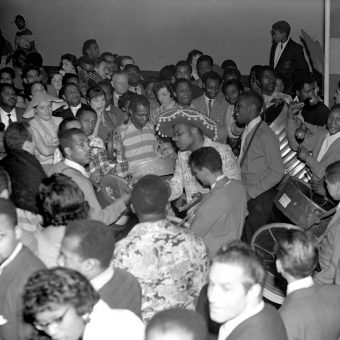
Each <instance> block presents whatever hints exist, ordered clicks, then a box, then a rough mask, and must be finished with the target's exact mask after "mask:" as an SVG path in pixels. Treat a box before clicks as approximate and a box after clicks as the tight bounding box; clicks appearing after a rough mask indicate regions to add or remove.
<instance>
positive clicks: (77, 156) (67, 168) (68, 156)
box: [51, 129, 130, 225]
mask: <svg viewBox="0 0 340 340" xmlns="http://www.w3.org/2000/svg"><path fill="white" fill-rule="evenodd" d="M59 142H60V145H59V148H60V151H61V153H62V154H63V156H64V160H63V161H61V162H59V163H58V164H56V165H55V166H54V167H53V168H52V170H51V173H63V174H65V175H67V176H69V177H71V178H72V179H73V180H74V181H75V182H76V183H77V184H78V185H79V187H80V189H81V190H82V191H83V193H84V197H85V200H86V201H87V202H88V203H89V205H90V211H89V216H90V217H91V218H93V219H95V220H99V221H102V222H103V223H105V224H108V225H109V224H111V223H114V222H115V221H117V220H118V219H119V217H120V215H121V214H122V213H123V211H124V210H125V209H126V204H125V202H126V203H127V202H128V201H129V198H130V196H129V195H127V194H125V195H123V196H122V198H121V199H116V200H115V201H114V202H113V203H112V204H111V205H109V206H107V207H106V208H104V209H102V207H101V206H100V204H99V202H98V200H97V197H96V194H95V191H94V188H93V186H92V183H91V181H90V179H89V178H88V174H87V172H86V170H85V166H86V165H87V164H88V163H89V162H90V146H89V143H88V139H87V136H86V135H85V133H84V132H83V131H82V130H80V129H69V130H66V131H64V132H63V133H62V134H61V135H60V136H59Z"/></svg>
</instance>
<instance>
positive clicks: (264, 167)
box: [239, 121, 285, 198]
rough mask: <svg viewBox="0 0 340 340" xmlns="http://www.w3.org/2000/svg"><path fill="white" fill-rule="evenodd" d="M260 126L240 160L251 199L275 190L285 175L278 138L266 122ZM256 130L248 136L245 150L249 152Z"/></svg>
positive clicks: (243, 178) (243, 181)
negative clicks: (272, 189)
mask: <svg viewBox="0 0 340 340" xmlns="http://www.w3.org/2000/svg"><path fill="white" fill-rule="evenodd" d="M259 124H261V125H260V126H259V128H258V130H257V131H256V134H255V136H254V138H253V140H252V142H251V144H250V146H249V150H248V152H247V153H245V152H244V153H243V156H242V159H241V160H239V163H240V164H241V176H242V183H243V184H244V185H245V187H246V190H247V192H248V195H249V196H250V197H251V198H256V197H257V196H259V195H261V194H262V193H264V192H265V191H267V190H269V189H271V188H273V187H274V186H275V185H277V184H278V183H279V182H280V181H281V179H282V177H283V175H284V173H285V170H284V166H283V163H282V158H281V153H280V143H279V140H278V138H277V136H276V135H275V133H274V132H273V131H272V129H271V128H270V127H269V126H268V125H267V124H266V123H265V122H263V121H262V122H261V123H259ZM255 130H256V127H255V128H254V129H253V130H252V131H251V132H250V133H249V134H248V135H247V137H246V140H245V143H244V149H243V150H247V148H248V145H249V143H250V140H251V139H252V136H253V134H254V133H255Z"/></svg>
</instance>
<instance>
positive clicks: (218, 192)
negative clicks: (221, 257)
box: [189, 146, 247, 258]
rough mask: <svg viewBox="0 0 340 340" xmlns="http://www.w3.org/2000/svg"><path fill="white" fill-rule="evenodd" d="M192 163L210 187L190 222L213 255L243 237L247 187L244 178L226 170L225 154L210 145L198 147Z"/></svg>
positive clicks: (198, 174) (200, 180)
mask: <svg viewBox="0 0 340 340" xmlns="http://www.w3.org/2000/svg"><path fill="white" fill-rule="evenodd" d="M189 166H190V169H191V172H192V173H193V174H194V176H195V178H196V180H197V181H199V182H200V183H202V185H203V186H204V187H210V188H211V190H210V192H209V194H207V195H206V196H205V197H204V199H203V200H202V201H201V202H200V203H199V205H198V206H196V207H195V215H194V217H193V220H192V221H191V223H190V226H191V229H192V231H193V232H194V233H195V235H197V236H198V237H201V238H202V239H203V242H204V243H205V245H206V246H207V248H208V253H209V257H210V258H213V257H214V256H215V254H216V252H217V250H218V249H219V248H220V247H221V246H222V245H223V244H225V243H226V242H228V241H233V240H239V239H241V235H242V229H243V224H244V220H245V217H246V215H247V195H246V191H245V188H244V186H243V184H242V183H241V182H239V181H235V180H231V179H229V178H228V177H226V176H225V175H224V174H223V172H222V158H221V156H220V154H219V153H218V151H217V150H216V149H214V148H213V147H211V146H210V147H202V148H199V149H197V150H195V151H194V152H193V153H192V154H191V155H190V157H189Z"/></svg>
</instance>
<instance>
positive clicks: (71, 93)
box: [53, 83, 87, 119]
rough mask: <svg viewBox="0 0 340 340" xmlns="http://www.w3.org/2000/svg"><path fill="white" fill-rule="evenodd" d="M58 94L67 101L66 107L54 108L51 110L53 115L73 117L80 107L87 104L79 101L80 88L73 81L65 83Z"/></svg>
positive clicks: (64, 117)
mask: <svg viewBox="0 0 340 340" xmlns="http://www.w3.org/2000/svg"><path fill="white" fill-rule="evenodd" d="M60 95H61V96H62V98H63V99H64V100H65V101H66V102H67V104H68V108H67V109H64V108H63V107H62V108H60V109H58V110H55V111H54V112H53V116H54V117H61V118H63V119H66V118H74V117H75V116H76V113H77V111H78V110H79V109H80V108H81V107H86V106H87V105H86V104H83V103H82V102H81V96H80V90H79V88H78V86H77V85H76V84H74V83H68V84H65V85H64V86H63V87H62V88H61V90H60Z"/></svg>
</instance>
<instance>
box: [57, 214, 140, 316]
mask: <svg viewBox="0 0 340 340" xmlns="http://www.w3.org/2000/svg"><path fill="white" fill-rule="evenodd" d="M114 247H115V238H114V234H113V232H112V230H111V229H110V228H108V227H107V226H106V225H105V224H103V223H101V222H98V221H93V220H78V221H74V222H70V223H68V224H67V226H66V231H65V236H64V239H63V241H62V245H61V249H60V257H59V263H60V264H61V265H62V266H64V267H66V268H70V269H73V270H77V271H78V272H79V273H81V274H83V275H84V276H85V277H86V278H87V279H88V280H89V281H90V282H91V284H92V286H93V288H94V289H95V290H96V291H97V292H98V293H99V295H100V297H101V298H102V299H103V300H104V301H105V302H106V303H107V304H108V305H109V307H110V308H119V309H129V310H131V311H132V312H134V313H135V314H136V315H137V316H139V317H140V316H141V305H142V291H141V287H140V285H139V283H138V281H137V279H136V278H135V277H134V276H133V275H132V274H130V273H128V272H127V271H125V270H124V269H120V268H113V267H112V265H111V260H112V254H113V251H114Z"/></svg>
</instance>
